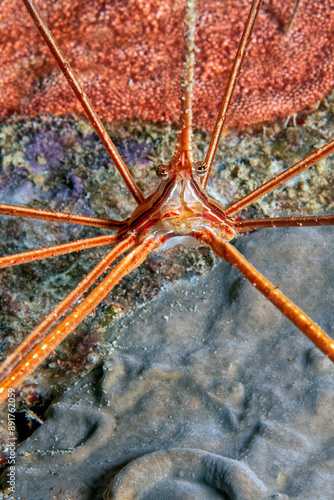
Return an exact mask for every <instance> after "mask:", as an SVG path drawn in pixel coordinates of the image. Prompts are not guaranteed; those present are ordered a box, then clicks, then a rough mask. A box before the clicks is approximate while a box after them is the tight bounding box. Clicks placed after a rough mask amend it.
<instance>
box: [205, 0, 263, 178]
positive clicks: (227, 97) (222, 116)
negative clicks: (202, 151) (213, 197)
mask: <svg viewBox="0 0 334 500" xmlns="http://www.w3.org/2000/svg"><path fill="white" fill-rule="evenodd" d="M262 1H263V0H253V2H252V6H251V9H250V12H249V15H248V18H247V22H246V24H245V28H244V32H243V34H242V37H241V40H240V44H239V48H238V52H237V55H236V57H235V59H234V63H233V67H232V71H231V74H230V77H229V80H228V82H227V86H226V89H225V93H224V97H223V100H222V103H221V105H220V109H219V113H218V116H217V121H216V124H215V128H214V130H213V133H212V137H211V141H210V144H209V149H208V152H207V154H206V157H205V164H206V165H207V167H208V169H207V171H206V174H205V176H203V177H202V179H203V180H202V186H203V188H205V187H206V185H207V183H208V180H209V175H210V171H211V167H212V163H213V160H214V159H215V156H216V152H217V148H218V144H219V141H220V138H221V135H222V132H223V127H224V125H225V121H226V117H227V112H228V110H229V107H230V104H231V100H232V97H233V94H234V91H235V88H236V85H237V81H238V78H239V76H240V71H241V68H242V65H243V62H244V59H245V56H246V52H247V48H248V44H249V42H250V39H251V36H252V33H253V29H254V24H255V21H256V19H257V16H258V14H259V11H260V7H261V4H262Z"/></svg>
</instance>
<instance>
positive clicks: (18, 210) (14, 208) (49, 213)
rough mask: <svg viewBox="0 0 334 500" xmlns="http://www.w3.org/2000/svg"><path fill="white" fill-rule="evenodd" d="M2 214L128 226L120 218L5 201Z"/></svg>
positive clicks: (99, 225) (108, 225) (116, 226)
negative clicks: (45, 208) (94, 215)
mask: <svg viewBox="0 0 334 500" xmlns="http://www.w3.org/2000/svg"><path fill="white" fill-rule="evenodd" d="M0 214H3V215H13V216H16V217H28V218H29V219H41V220H52V221H56V222H68V223H70V224H81V225H83V226H93V227H103V228H107V229H120V228H122V227H125V226H126V224H125V223H124V221H119V220H113V219H102V218H100V217H89V216H87V215H76V214H67V213H65V212H56V210H39V209H37V208H27V207H20V206H18V205H6V204H4V203H0Z"/></svg>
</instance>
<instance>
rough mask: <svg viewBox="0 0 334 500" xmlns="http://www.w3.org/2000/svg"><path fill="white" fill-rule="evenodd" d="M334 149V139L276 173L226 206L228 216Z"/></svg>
mask: <svg viewBox="0 0 334 500" xmlns="http://www.w3.org/2000/svg"><path fill="white" fill-rule="evenodd" d="M333 151H334V140H333V141H331V142H329V143H328V144H326V146H323V147H322V148H319V149H317V150H316V151H314V153H312V154H310V155H308V156H306V158H304V159H303V160H301V161H299V162H298V163H296V164H295V165H292V167H289V168H287V169H286V170H284V172H281V173H280V174H278V175H275V177H273V178H272V179H270V180H269V181H267V182H265V183H264V184H262V186H259V187H258V188H256V189H254V191H252V192H251V193H248V194H246V196H244V197H243V198H240V200H238V201H236V202H235V203H232V205H230V206H229V207H227V208H226V210H225V214H226V216H227V217H231V216H232V215H234V214H236V213H237V212H240V210H243V209H244V208H246V207H248V205H250V204H251V203H254V201H255V200H257V199H258V198H261V197H262V196H264V195H265V194H268V193H270V191H272V190H273V189H275V188H276V187H277V186H281V185H282V184H284V183H285V182H287V181H288V180H290V179H292V178H293V177H295V176H296V175H298V174H300V173H301V172H303V171H304V170H306V169H307V168H309V167H311V166H312V165H314V164H315V163H317V162H318V161H320V160H322V159H323V158H326V156H328V155H330V154H331V153H333Z"/></svg>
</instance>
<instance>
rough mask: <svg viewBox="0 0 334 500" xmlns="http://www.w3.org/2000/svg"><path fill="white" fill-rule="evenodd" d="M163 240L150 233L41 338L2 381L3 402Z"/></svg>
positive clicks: (0, 398) (0, 394)
mask: <svg viewBox="0 0 334 500" xmlns="http://www.w3.org/2000/svg"><path fill="white" fill-rule="evenodd" d="M161 243H162V238H157V237H152V236H150V237H147V238H146V239H145V240H144V241H143V243H141V244H139V245H138V246H137V247H136V248H135V249H134V250H132V251H131V252H130V253H128V254H127V255H126V256H125V257H124V258H123V259H122V260H121V261H120V262H119V263H118V264H117V265H116V266H115V267H114V269H113V270H112V271H111V272H110V273H109V274H108V276H106V277H105V278H104V279H103V280H102V281H101V283H100V284H99V285H98V286H97V287H96V288H95V289H94V290H93V291H92V292H91V293H90V294H89V295H88V296H87V297H86V298H85V299H84V300H83V301H82V302H81V303H80V304H79V305H78V306H77V307H76V308H75V309H73V311H72V312H71V313H70V314H68V316H66V317H65V319H63V320H62V321H61V322H60V323H59V324H58V325H57V326H56V327H55V328H54V329H53V330H52V331H51V332H50V333H49V334H48V335H47V336H46V337H45V338H44V339H42V340H41V341H40V342H39V343H38V344H37V345H36V346H35V347H34V348H33V349H32V350H31V351H30V352H29V353H28V354H27V355H26V356H25V357H24V358H23V359H22V360H21V361H20V362H19V363H18V364H17V366H16V367H15V368H14V370H13V371H12V372H11V373H10V374H9V375H7V376H6V377H5V378H4V379H3V380H2V381H1V383H0V403H1V402H3V401H4V400H5V399H6V397H7V389H8V388H16V387H17V386H18V385H20V384H21V383H22V382H23V380H24V379H25V378H27V376H28V375H30V374H31V373H32V372H33V371H34V370H35V369H36V368H37V367H38V366H39V365H40V364H41V362H42V361H43V360H44V359H45V358H46V357H47V356H48V355H49V354H50V353H51V352H52V351H53V350H54V349H55V348H56V347H57V346H58V345H59V344H60V343H61V342H62V341H63V340H64V339H65V338H66V337H67V335H68V334H69V333H71V332H72V331H73V330H74V329H75V327H76V326H77V325H78V324H80V323H81V322H82V321H83V320H84V319H85V318H86V317H87V316H88V315H89V314H90V313H91V312H93V310H94V309H95V307H96V306H97V305H98V304H99V303H100V302H101V301H102V300H103V299H104V298H105V297H106V296H107V294H108V293H109V292H110V291H111V290H112V288H113V287H114V286H115V285H116V284H117V283H118V282H119V280H120V279H121V278H123V277H124V276H126V275H127V274H129V273H130V272H131V271H133V270H134V269H136V267H138V266H139V265H140V264H142V262H143V261H144V260H145V259H146V257H147V255H148V254H149V253H150V252H152V250H154V249H155V248H156V247H158V246H159V245H160V244H161Z"/></svg>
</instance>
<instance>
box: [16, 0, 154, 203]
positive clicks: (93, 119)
mask: <svg viewBox="0 0 334 500" xmlns="http://www.w3.org/2000/svg"><path fill="white" fill-rule="evenodd" d="M22 1H23V3H24V5H25V6H26V8H27V10H28V12H29V14H30V15H31V17H32V19H33V21H34V22H35V24H36V26H37V28H38V30H39V32H40V33H41V35H42V37H43V38H44V41H45V43H46V45H47V46H48V47H49V49H50V51H51V54H52V55H53V57H54V58H55V60H56V61H57V63H58V66H59V67H60V69H61V71H62V72H63V73H64V75H65V78H66V80H67V81H68V83H69V84H70V86H71V88H72V90H73V92H74V93H75V95H76V97H77V99H78V101H79V102H80V104H81V106H82V107H83V109H84V111H85V113H86V114H87V116H88V119H89V121H90V123H91V124H92V125H93V127H94V128H95V130H96V132H97V134H98V136H99V137H100V139H101V141H102V143H103V145H104V147H105V148H106V150H107V151H108V153H109V155H110V157H111V159H112V161H113V162H114V164H115V166H116V168H117V169H118V171H119V173H120V174H121V176H122V177H123V179H124V181H125V184H126V186H127V188H128V189H129V191H130V193H131V194H132V196H133V197H134V199H135V200H136V202H137V203H138V204H139V203H141V202H142V201H144V199H145V197H144V195H143V193H142V192H141V190H140V189H139V187H138V186H137V184H136V183H135V181H134V179H133V177H132V175H131V174H130V172H129V170H128V169H127V167H126V165H125V163H124V162H123V160H122V158H121V157H120V155H119V153H118V151H117V149H116V147H115V145H114V143H113V142H112V140H111V139H110V136H109V134H108V132H107V131H106V129H105V128H104V126H103V124H102V122H101V120H100V118H99V117H98V115H97V113H96V111H95V109H94V107H93V106H92V103H91V102H90V100H89V99H88V96H87V94H86V93H85V92H84V90H83V89H82V87H81V85H80V83H79V81H78V80H77V77H76V76H75V74H74V73H73V70H72V68H71V66H70V65H69V63H68V62H67V60H66V59H65V57H64V56H63V54H62V53H61V50H60V49H59V47H58V45H57V43H56V41H55V39H54V38H53V36H52V34H51V32H50V31H49V29H48V28H47V26H46V24H45V22H44V21H43V18H42V16H41V14H40V12H39V10H38V8H37V6H36V4H35V2H34V1H33V0H22Z"/></svg>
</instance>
